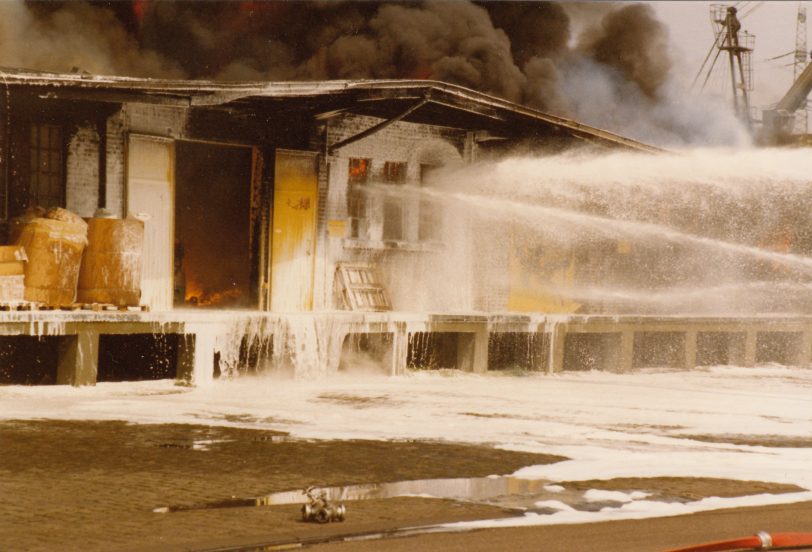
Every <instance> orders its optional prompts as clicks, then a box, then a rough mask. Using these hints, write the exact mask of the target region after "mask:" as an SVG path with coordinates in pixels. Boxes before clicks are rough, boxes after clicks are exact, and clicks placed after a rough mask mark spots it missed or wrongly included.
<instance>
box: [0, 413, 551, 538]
mask: <svg viewBox="0 0 812 552" xmlns="http://www.w3.org/2000/svg"><path fill="white" fill-rule="evenodd" d="M556 459H557V458H556V457H545V456H542V455H534V454H528V453H518V452H510V451H502V450H494V449H490V448H488V447H475V446H464V445H453V444H442V443H425V442H408V441H406V442H395V443H384V442H377V441H331V442H323V441H319V442H310V441H299V440H291V439H287V438H285V436H284V435H281V434H278V433H273V432H268V431H255V430H246V429H236V428H227V427H206V426H184V425H132V424H126V423H123V422H64V421H25V422H14V421H12V422H3V423H0V498H1V500H0V519H1V520H2V523H0V543H2V546H0V550H3V551H4V552H5V551H18V550H30V551H40V550H42V551H45V550H48V551H52V550H82V551H94V550H105V551H109V550H206V549H212V548H216V547H218V546H226V545H229V546H230V545H233V544H235V543H246V542H268V541H275V542H297V541H301V540H302V539H313V538H317V539H321V538H325V537H329V536H330V535H337V534H340V533H364V532H376V531H383V530H387V529H389V528H391V527H393V526H403V525H412V526H414V525H424V524H431V523H435V522H437V521H438V520H443V521H452V520H468V519H482V518H492V517H503V516H506V515H512V513H511V512H510V511H508V510H505V509H502V508H498V507H493V506H487V505H481V504H472V503H462V502H452V501H443V500H436V499H427V498H419V497H412V498H397V499H391V500H368V501H356V502H352V503H350V504H349V506H348V514H347V520H346V521H345V522H344V523H340V524H326V525H318V524H305V523H302V522H301V521H299V508H300V506H299V505H298V504H289V505H281V506H269V507H262V508H256V507H248V508H240V507H235V508H214V509H210V508H209V509H192V510H188V511H180V512H172V513H163V514H162V513H156V512H155V511H154V510H155V509H156V508H160V507H161V506H165V505H187V506H191V505H195V504H206V503H211V502H216V501H222V500H227V499H233V498H240V497H251V496H255V497H256V496H264V495H268V494H270V493H273V492H282V491H291V490H296V489H302V488H304V487H305V486H307V485H351V484H361V483H368V482H370V481H400V480H407V479H423V478H449V477H460V476H472V477H484V476H487V475H489V474H493V473H511V472H513V471H515V470H516V469H518V468H520V467H522V466H525V465H529V464H538V463H546V462H549V461H553V460H556Z"/></svg>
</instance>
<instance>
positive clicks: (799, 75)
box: [760, 3, 812, 145]
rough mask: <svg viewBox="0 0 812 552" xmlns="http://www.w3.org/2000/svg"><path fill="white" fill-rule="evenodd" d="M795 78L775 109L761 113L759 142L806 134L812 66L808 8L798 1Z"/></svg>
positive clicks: (792, 140) (796, 138) (779, 141)
mask: <svg viewBox="0 0 812 552" xmlns="http://www.w3.org/2000/svg"><path fill="white" fill-rule="evenodd" d="M795 29H796V30H795V52H794V54H795V63H794V78H795V81H794V82H793V83H792V86H790V88H789V90H788V91H787V93H786V94H784V97H783V98H781V100H779V102H778V103H777V104H776V105H775V107H773V108H772V109H765V110H764V112H763V114H762V120H763V125H762V129H761V130H762V132H761V136H760V142H761V143H763V144H765V145H778V144H789V143H798V142H799V141H800V140H799V137H805V136H806V135H807V134H806V133H807V110H806V105H807V96H809V92H810V91H812V65H810V64H809V52H808V51H807V49H806V8H805V7H804V6H803V5H802V4H800V3H799V4H798V18H797V23H796V26H795Z"/></svg>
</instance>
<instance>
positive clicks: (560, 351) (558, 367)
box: [547, 324, 567, 374]
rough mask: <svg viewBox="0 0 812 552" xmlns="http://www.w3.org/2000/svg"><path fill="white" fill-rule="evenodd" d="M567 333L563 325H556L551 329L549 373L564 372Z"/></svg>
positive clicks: (548, 360)
mask: <svg viewBox="0 0 812 552" xmlns="http://www.w3.org/2000/svg"><path fill="white" fill-rule="evenodd" d="M566 337H567V332H566V331H565V328H564V326H563V325H562V324H554V325H553V327H552V328H551V329H550V354H549V357H548V359H547V373H548V374H554V373H557V372H563V371H564V344H565V343H566Z"/></svg>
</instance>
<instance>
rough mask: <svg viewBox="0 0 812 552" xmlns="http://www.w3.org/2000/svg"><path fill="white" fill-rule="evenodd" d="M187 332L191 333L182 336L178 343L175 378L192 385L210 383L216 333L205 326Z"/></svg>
mask: <svg viewBox="0 0 812 552" xmlns="http://www.w3.org/2000/svg"><path fill="white" fill-rule="evenodd" d="M188 330H191V331H190V332H189V333H185V334H183V336H181V338H180V340H179V343H178V347H179V349H180V350H179V351H178V367H177V378H178V379H179V380H183V381H186V382H189V383H193V384H194V385H201V384H206V383H211V382H212V381H213V380H214V350H215V347H216V340H217V331H216V330H215V329H214V328H208V327H205V326H200V327H196V328H194V329H192V328H187V331H188Z"/></svg>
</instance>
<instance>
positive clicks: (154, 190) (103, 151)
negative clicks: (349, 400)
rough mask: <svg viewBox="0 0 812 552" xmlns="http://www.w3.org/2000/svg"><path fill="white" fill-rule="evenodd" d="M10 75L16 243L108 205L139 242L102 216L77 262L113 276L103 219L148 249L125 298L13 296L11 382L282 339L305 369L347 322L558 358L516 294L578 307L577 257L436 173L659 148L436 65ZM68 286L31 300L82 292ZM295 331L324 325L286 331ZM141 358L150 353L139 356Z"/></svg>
mask: <svg viewBox="0 0 812 552" xmlns="http://www.w3.org/2000/svg"><path fill="white" fill-rule="evenodd" d="M3 80H4V84H3V87H4V94H3V99H2V102H0V110H2V118H0V120H1V121H2V125H0V127H2V152H3V155H2V158H1V160H2V167H0V178H2V180H1V181H0V194H1V195H2V198H3V201H2V205H3V208H4V213H3V215H4V217H3V220H4V231H5V234H6V243H10V244H20V243H21V242H20V241H19V237H18V235H17V234H18V233H19V232H18V229H19V227H20V225H21V224H22V225H24V224H25V223H26V221H28V223H29V224H30V223H31V217H32V216H33V215H36V214H37V213H36V212H34V209H37V208H44V209H48V208H63V210H62V211H61V212H62V213H66V214H67V215H66V216H73V217H74V218H78V217H83V218H84V219H85V220H87V221H88V222H89V224H90V229H91V230H93V228H94V227H96V228H98V227H100V226H99V225H100V223H99V220H100V218H102V217H103V218H106V219H109V218H110V217H112V218H113V219H118V220H119V221H121V222H120V223H121V224H130V225H131V226H133V227H134V228H136V230H134V234H132V233H131V234H132V235H135V236H136V237H137V239H130V240H129V242H128V243H130V244H131V246H132V247H133V249H132V250H130V251H117V250H116V248H117V247H120V244H119V245H116V243H117V242H116V241H115V240H114V239H112V238H110V236H113V235H114V234H115V232H113V231H112V230H108V231H104V230H102V231H98V230H97V231H96V236H97V237H96V238H94V235H93V233H92V232H91V235H90V243H89V244H88V247H87V250H86V251H85V255H84V259H83V260H82V261H81V263H82V266H83V270H90V269H89V268H88V267H89V266H96V270H97V271H100V272H101V273H102V274H104V271H105V270H108V269H109V267H107V268H105V263H104V262H96V261H95V259H94V260H92V261H89V260H88V257H89V255H88V252H90V251H93V250H94V242H98V241H99V239H100V238H99V237H98V236H100V235H104V236H108V238H110V239H109V240H108V241H109V242H110V243H108V244H107V245H106V246H105V247H106V248H107V249H109V250H111V251H107V253H109V255H108V257H110V258H114V259H118V260H119V261H120V260H121V258H122V257H126V256H127V255H125V253H129V255H130V256H129V257H128V258H129V259H130V260H133V259H135V260H137V261H138V262H131V263H130V265H127V263H123V265H122V263H119V264H120V265H122V266H124V268H121V266H119V267H118V268H117V269H116V270H118V271H119V272H121V271H124V272H127V269H128V267H129V269H132V270H135V271H137V270H139V269H140V275H138V276H140V277H132V274H130V276H131V277H130V280H127V278H126V274H125V277H123V278H121V279H120V281H119V284H118V285H123V284H121V282H122V281H128V282H129V287H130V288H136V289H129V290H125V291H131V292H132V291H140V301H138V302H135V303H134V302H133V301H132V300H119V301H118V303H119V305H126V304H136V305H141V306H143V307H144V308H148V309H149V312H133V311H125V312H110V311H108V310H107V309H106V307H104V306H102V307H101V310H98V311H85V310H78V311H77V310H67V311H65V312H54V311H53V310H39V311H38V310H33V311H31V310H26V311H20V310H11V311H7V312H6V313H4V314H2V315H0V316H2V323H0V329H2V334H3V335H4V336H5V337H3V338H2V339H3V345H4V346H5V349H4V351H5V352H4V355H5V357H6V358H5V360H4V363H5V364H6V366H7V367H11V368H7V369H5V372H4V374H5V375H4V377H5V379H6V380H11V381H20V380H22V381H32V377H29V375H26V374H27V371H30V367H31V366H32V365H36V366H40V367H41V372H42V373H41V374H39V375H37V376H36V377H34V378H33V379H34V380H36V379H41V380H42V381H54V380H55V381H58V382H64V383H69V382H71V383H75V384H77V383H92V382H94V381H96V380H97V379H98V380H100V381H101V380H111V379H122V378H128V377H172V376H175V375H176V374H177V375H179V376H181V377H187V378H194V379H201V378H202V379H206V378H210V377H211V376H212V373H213V372H212V359H213V358H214V360H215V362H214V364H215V368H214V372H215V373H216V372H217V370H237V369H238V368H237V367H238V366H242V365H245V364H246V363H248V364H250V365H253V366H258V365H259V364H260V358H261V357H268V356H272V357H274V358H276V359H277V360H278V359H279V358H280V357H285V358H286V359H287V360H288V361H292V363H293V364H295V365H296V366H297V368H296V369H297V370H300V369H301V367H302V366H303V365H309V366H311V367H312V366H324V365H332V366H335V365H336V363H337V362H338V358H340V357H341V350H342V348H345V347H346V346H347V342H348V340H349V341H353V340H354V343H356V345H357V344H359V343H360V344H361V346H362V347H363V348H365V349H369V350H372V351H374V352H375V354H377V355H378V356H379V357H380V358H378V361H380V362H382V363H383V364H384V365H386V366H389V368H387V369H388V370H389V371H390V372H393V373H396V372H398V371H400V370H402V368H403V367H404V366H405V365H413V366H418V365H421V364H426V363H429V364H431V363H434V364H438V365H443V366H450V367H461V368H465V369H474V370H486V369H488V367H489V365H491V364H493V362H490V361H489V352H488V351H489V346H491V347H490V348H492V349H494V348H495V349H498V348H499V347H498V346H497V345H494V343H493V340H492V339H491V338H490V337H489V336H492V335H494V332H499V333H502V334H504V335H506V336H509V335H513V336H520V337H519V338H518V339H519V340H520V341H521V340H524V345H523V346H522V347H523V348H524V349H526V350H527V351H526V356H527V357H528V358H531V359H535V360H532V362H531V364H533V365H534V366H535V367H539V366H541V365H546V366H547V368H548V369H558V368H560V365H561V362H562V358H563V357H561V358H559V357H560V355H563V348H562V347H558V346H557V345H556V339H563V338H560V337H557V336H556V335H555V334H554V333H551V332H548V331H546V329H547V325H546V324H547V322H546V321H541V322H539V320H535V319H532V318H527V317H526V316H524V317H522V316H519V315H511V314H509V313H510V312H514V313H518V312H532V313H536V314H537V315H539V316H542V315H543V313H551V312H573V311H575V310H576V309H577V308H579V304H578V303H575V302H573V301H571V300H569V299H567V298H566V297H565V296H563V297H562V295H561V294H560V288H561V286H566V285H568V284H571V283H572V279H573V278H574V276H575V274H574V272H573V264H572V263H573V262H574V261H573V259H574V257H573V256H572V255H571V254H570V253H567V252H559V251H557V250H556V249H555V248H554V247H547V248H542V249H541V250H539V249H538V248H535V249H534V248H532V247H528V246H526V245H523V244H525V243H526V242H525V241H524V240H522V237H521V232H520V231H519V230H515V231H513V230H512V229H511V225H507V226H508V229H507V230H505V229H504V228H498V227H497V226H498V225H494V228H492V229H491V230H489V231H487V232H482V231H481V230H477V229H476V228H480V229H481V226H477V227H474V226H473V225H471V224H470V215H469V213H468V211H469V209H467V208H466V205H457V204H455V203H454V202H449V201H446V200H447V199H448V198H449V197H452V198H453V194H449V193H447V192H446V191H444V190H443V189H442V185H441V181H442V179H435V178H433V175H435V174H438V173H442V171H443V170H444V167H457V166H465V165H470V164H471V163H472V162H474V161H477V160H481V159H487V158H494V157H499V156H500V155H501V154H502V153H504V152H510V151H513V150H515V148H517V147H522V148H525V150H526V151H534V152H540V151H548V152H549V151H553V152H555V151H561V150H566V149H569V148H572V147H574V146H577V145H582V144H587V145H588V146H589V147H596V148H609V149H615V150H632V151H644V152H653V151H657V150H655V149H654V148H651V147H648V146H646V145H644V144H641V143H639V142H636V141H633V140H629V139H626V138H623V137H621V136H618V135H615V134H612V133H608V132H605V131H601V130H598V129H595V128H591V127H588V126H585V125H581V124H579V123H576V122H574V121H571V120H567V119H563V118H559V117H555V116H551V115H548V114H545V113H542V112H539V111H536V110H533V109H529V108H526V107H522V106H520V105H517V104H514V103H511V102H508V101H505V100H501V99H497V98H495V97H491V96H488V95H485V94H482V93H479V92H475V91H472V90H469V89H466V88H462V87H459V86H455V85H450V84H445V83H440V82H432V81H403V80H401V81H326V82H297V83H290V82H267V83H246V84H222V83H212V82H201V81H159V80H138V79H132V78H118V77H97V76H89V75H82V74H72V75H57V74H49V73H32V72H23V71H9V70H6V71H4V73H3ZM435 186H436V187H435ZM438 198H439V199H438ZM57 212H60V211H57ZM76 215H78V217H76ZM57 218H59V217H57ZM33 220H42V219H41V218H35V219H33ZM78 222H79V223H82V221H78ZM43 224H44V223H43ZM109 224H113V223H109ZM77 225H78V223H77ZM141 225H143V238H141V237H140V234H139V232H138V229H139V228H140V226H141ZM502 226H504V225H502ZM111 228H112V227H111ZM116 235H117V234H116ZM51 236H53V235H52V234H51ZM82 239H84V236H82ZM123 241H125V242H126V241H127V240H126V239H124V240H123ZM135 242H138V243H135ZM133 244H135V245H133ZM47 245H48V244H46V246H47ZM610 245H611V247H616V248H617V250H618V251H620V252H621V254H622V253H623V251H622V249H623V246H622V244H620V245H618V244H617V243H616V242H612V243H611V244H610ZM54 247H55V246H54ZM45 249H47V247H45ZM98 249H99V246H98V244H96V247H95V250H96V251H98ZM102 256H103V255H102ZM31 257H32V255H30V254H29V262H28V264H27V266H26V267H25V273H26V282H25V284H26V297H27V298H29V299H32V296H30V295H29V287H30V285H31V282H30V281H29V280H30V275H31V274H34V273H35V272H36V271H40V272H42V271H43V270H45V269H43V265H42V262H41V261H37V260H36V259H33V258H31ZM587 261H588V260H584V259H581V260H580V262H581V263H582V265H583V266H589V263H588V262H587ZM18 262H19V261H18ZM94 263H95V264H94ZM125 265H126V266H125ZM59 272H61V273H67V272H68V271H67V269H66V267H64V266H63V267H60V268H59ZM131 272H132V271H131ZM587 272H588V271H587ZM63 275H64V274H63ZM593 277H594V275H593ZM551 283H552V284H555V286H554V288H551V286H550V284H551ZM73 285H74V286H75V285H76V283H75V281H74V283H73ZM105 285H107V286H111V285H112V284H110V283H109V281H107V283H106V284H105ZM80 291H81V284H80ZM69 292H70V293H71V294H73V293H74V290H69ZM131 295H132V294H130V297H131ZM119 296H120V295H119ZM119 296H117V297H119ZM75 297H76V296H75V295H71V297H70V299H69V300H68V301H67V303H68V304H67V305H66V301H65V300H64V299H61V300H59V301H55V300H51V301H42V300H41V299H40V300H37V299H32V300H33V301H35V303H34V305H33V306H34V308H36V307H37V305H38V303H39V306H40V307H41V308H45V309H53V308H57V309H58V308H60V307H61V308H67V309H77V308H79V307H80V306H81V305H79V304H77V303H76V302H75V301H76V299H75ZM102 302H110V303H113V304H115V303H116V302H117V301H116V300H102ZM30 307H31V305H30V304H29V307H26V308H30ZM7 308H8V307H7ZM12 308H13V307H12ZM16 308H19V306H18V307H16ZM390 311H391V312H390ZM410 312H411V313H419V314H415V315H406V314H404V313H410ZM493 312H499V313H505V314H503V315H500V316H497V317H496V318H494V315H490V314H488V313H493ZM302 313H312V314H310V315H303V314H302ZM342 313H344V314H342ZM420 313H422V314H420ZM429 313H431V314H429ZM443 313H455V314H443ZM476 313H478V314H476ZM303 317H304V318H303ZM500 317H501V318H500ZM533 320H535V322H533ZM500 324H501V325H502V326H500ZM534 324H535V326H533V325H534ZM530 326H533V328H530ZM325 328H328V330H325ZM325 331H326V333H327V334H329V335H330V336H331V337H330V339H326V338H325V337H324V334H325ZM291 333H294V334H297V335H296V336H295V339H294V341H297V342H300V341H307V340H310V342H311V345H310V346H304V345H301V343H293V344H292V343H291V337H290V336H291ZM435 334H436V335H435ZM441 334H442V335H444V336H445V337H437V335H441ZM536 334H538V335H541V334H543V336H542V337H543V338H539V339H538V340H536V338H535V337H532V336H535V335H536ZM523 335H524V336H526V335H530V336H531V337H530V338H528V339H525V337H521V336H523ZM613 335H614V334H613ZM619 336H620V334H618V336H615V337H618V339H620V337H619ZM511 339H512V338H511ZM612 339H614V337H613V338H612ZM624 339H625V338H624ZM536 341H538V342H536ZM618 343H621V342H620V341H618ZM623 343H626V342H625V341H623ZM605 346H606V345H605V344H603V342H601V344H600V347H605ZM612 346H613V347H614V345H612ZM620 346H621V345H618V347H620ZM556 347H557V348H556ZM511 348H512V347H508V349H511ZM615 348H617V347H615ZM554 349H555V350H560V351H561V352H560V354H559V353H558V352H557V353H555V354H556V355H559V357H556V356H555V355H554V354H552V353H550V351H552V350H554ZM42 350H45V352H42ZM541 350H544V351H547V352H546V353H544V354H543V355H541V353H539V351H541ZM133 351H139V354H138V355H133V354H132V352H133ZM144 351H148V352H150V354H146V353H144ZM142 353H143V354H142ZM152 353H154V354H152ZM522 354H525V353H522ZM540 355H541V356H543V357H544V358H543V359H542V358H541V357H540ZM32 356H33V358H35V359H36V362H34V363H33V364H32V361H31V358H32ZM133 356H136V357H139V358H141V357H143V358H144V359H145V360H143V364H144V366H143V367H142V368H139V369H133V368H131V365H132V364H133V363H134V362H135V361H134V360H133ZM445 357H448V358H445ZM155 358H160V359H161V360H160V362H159V361H156V360H154V359H155ZM381 359H384V360H381ZM438 359H439V360H438ZM556 359H557V360H556ZM15 366H17V367H18V366H25V367H26V368H24V369H23V371H24V372H26V374H23V375H22V376H21V375H20V370H19V369H17V368H15ZM156 366H157V368H156ZM134 372H135V374H136V375H135V376H133V373H134Z"/></svg>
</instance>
